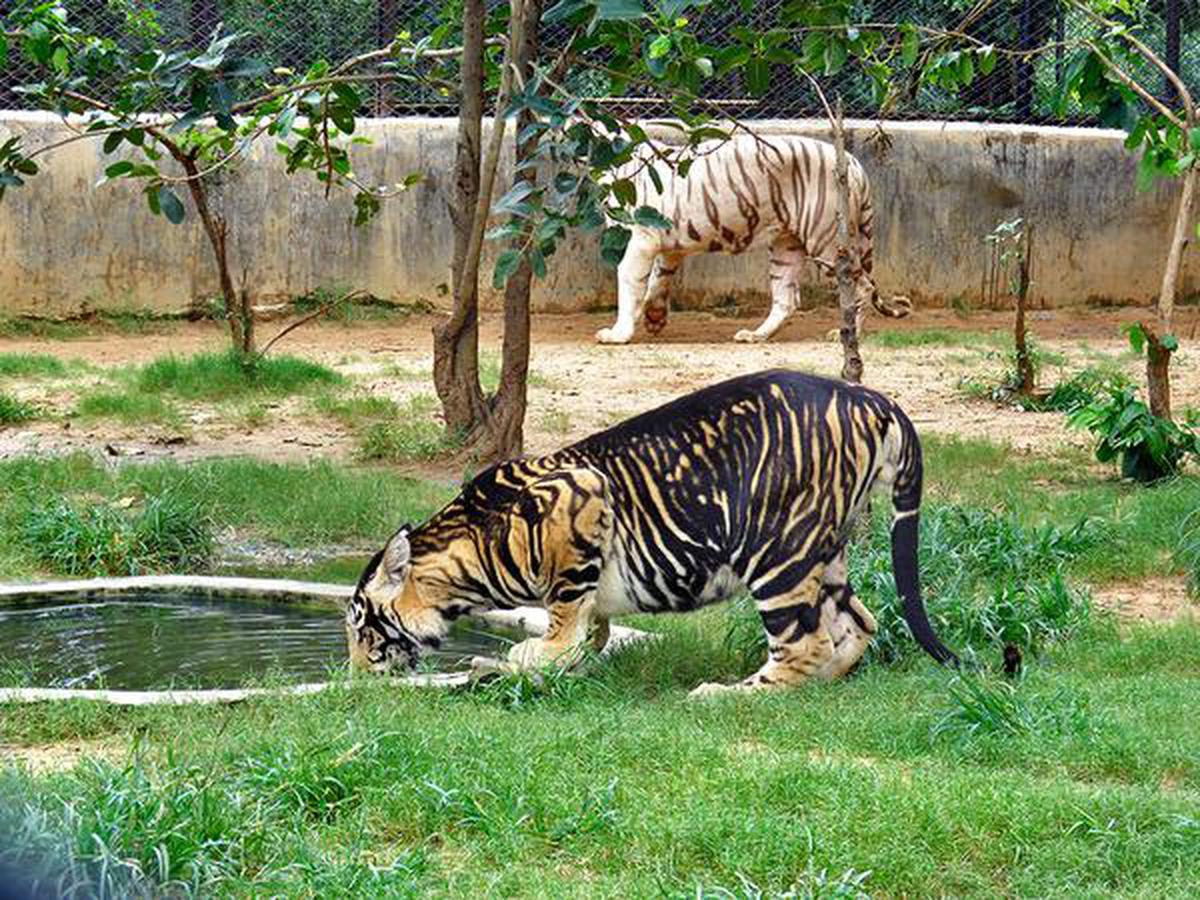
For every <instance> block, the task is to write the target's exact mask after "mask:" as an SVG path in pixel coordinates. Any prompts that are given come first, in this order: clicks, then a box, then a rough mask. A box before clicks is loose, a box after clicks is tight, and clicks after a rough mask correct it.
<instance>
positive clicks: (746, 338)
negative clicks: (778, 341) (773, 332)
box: [733, 328, 766, 344]
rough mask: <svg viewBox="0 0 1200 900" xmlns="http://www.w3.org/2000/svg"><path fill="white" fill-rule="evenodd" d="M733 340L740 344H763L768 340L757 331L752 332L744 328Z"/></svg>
mask: <svg viewBox="0 0 1200 900" xmlns="http://www.w3.org/2000/svg"><path fill="white" fill-rule="evenodd" d="M733 339H734V340H735V341H737V342H738V343H739V344H761V343H762V342H763V341H765V340H766V338H765V337H763V336H762V335H761V334H759V333H758V332H757V331H750V330H749V329H748V328H743V329H742V330H741V331H739V332H738V333H737V334H735V335H734V336H733Z"/></svg>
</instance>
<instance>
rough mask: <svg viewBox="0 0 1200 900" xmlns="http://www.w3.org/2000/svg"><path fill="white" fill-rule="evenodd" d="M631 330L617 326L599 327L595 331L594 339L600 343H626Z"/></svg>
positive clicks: (631, 334) (631, 333) (631, 335)
mask: <svg viewBox="0 0 1200 900" xmlns="http://www.w3.org/2000/svg"><path fill="white" fill-rule="evenodd" d="M631 337H633V332H631V331H628V332H627V331H622V330H619V329H617V328H601V329H600V330H599V331H597V332H596V340H597V341H599V342H600V343H601V344H628V343H629V339H630V338H631Z"/></svg>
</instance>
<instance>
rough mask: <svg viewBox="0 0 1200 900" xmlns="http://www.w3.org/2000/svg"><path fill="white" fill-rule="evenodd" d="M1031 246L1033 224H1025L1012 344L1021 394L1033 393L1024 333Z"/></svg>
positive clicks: (1029, 358) (1030, 363)
mask: <svg viewBox="0 0 1200 900" xmlns="http://www.w3.org/2000/svg"><path fill="white" fill-rule="evenodd" d="M1032 248H1033V226H1032V225H1029V224H1026V226H1025V232H1024V234H1022V235H1021V251H1020V257H1019V258H1018V260H1017V298H1016V299H1017V318H1016V322H1015V324H1014V326H1013V345H1014V346H1015V347H1016V351H1017V377H1018V379H1019V383H1018V385H1017V392H1018V393H1020V394H1021V395H1023V396H1028V395H1030V394H1032V393H1033V388H1034V380H1035V379H1034V372H1033V359H1032V358H1031V357H1030V355H1029V342H1028V340H1027V336H1026V333H1025V305H1026V299H1027V298H1028V296H1029V256H1030V253H1031V252H1032Z"/></svg>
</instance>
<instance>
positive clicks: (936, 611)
mask: <svg viewBox="0 0 1200 900" xmlns="http://www.w3.org/2000/svg"><path fill="white" fill-rule="evenodd" d="M889 524H890V522H889V517H887V516H880V515H876V516H874V517H873V519H872V527H871V530H870V533H869V534H868V535H867V536H866V537H865V539H862V540H859V541H857V542H855V544H854V545H853V546H852V547H851V548H850V553H849V567H850V583H851V584H852V585H853V586H854V589H855V592H856V593H857V594H858V595H859V596H860V597H861V598H862V600H863V603H865V604H866V606H867V608H868V609H870V610H871V612H872V613H873V614H874V615H875V618H876V620H877V622H878V624H879V631H878V633H877V634H876V635H875V638H874V640H873V641H872V642H871V648H870V650H869V651H868V654H869V656H870V658H872V659H875V660H878V661H880V662H884V663H895V662H899V661H902V660H904V659H907V658H909V657H911V656H913V655H916V654H918V653H920V650H919V648H918V647H917V645H916V643H915V642H914V641H913V640H912V637H911V636H910V634H909V631H908V626H907V624H905V622H904V619H903V616H902V614H901V602H900V598H899V597H898V596H897V595H896V583H895V580H894V577H893V575H892V558H891V532H890V527H889ZM1104 537H1105V531H1104V525H1103V523H1101V522H1100V521H1098V520H1094V519H1085V520H1081V521H1079V522H1078V523H1077V524H1076V525H1074V526H1073V527H1071V528H1067V529H1062V528H1058V527H1055V526H1052V525H1043V526H1041V527H1029V526H1026V525H1022V524H1021V523H1020V522H1019V521H1017V520H1016V519H1015V518H1014V517H1012V516H1005V515H1000V514H998V513H994V512H992V511H990V510H985V509H973V508H964V507H958V506H947V505H938V504H930V505H927V506H926V507H924V508H923V509H922V512H921V544H920V565H921V589H922V594H923V597H924V600H925V603H926V606H927V607H928V610H929V617H930V619H931V620H932V622H933V624H934V628H935V629H936V630H937V632H938V634H939V635H940V636H941V637H942V639H943V640H944V641H945V642H946V643H948V644H950V645H951V646H952V647H955V648H958V649H964V650H967V651H968V652H969V651H971V650H980V651H982V652H984V653H985V654H988V655H994V654H996V653H998V651H999V649H1000V647H1001V646H1002V645H1003V644H1005V643H1014V644H1017V645H1018V646H1021V647H1023V648H1026V649H1029V650H1035V651H1036V650H1037V649H1038V648H1040V647H1041V646H1043V645H1044V644H1046V643H1048V642H1052V641H1055V640H1059V639H1061V638H1063V637H1065V636H1067V635H1069V634H1071V633H1072V632H1073V631H1075V630H1076V629H1077V628H1079V627H1080V626H1081V625H1083V624H1084V623H1085V622H1087V620H1088V618H1089V617H1090V615H1091V601H1090V598H1089V597H1088V595H1087V593H1086V592H1085V591H1082V590H1080V589H1079V588H1077V587H1074V586H1073V585H1071V584H1070V583H1069V582H1068V580H1067V578H1066V577H1065V575H1064V571H1063V570H1064V568H1065V566H1066V565H1067V563H1069V562H1071V561H1072V560H1074V559H1076V558H1078V557H1079V556H1081V555H1082V554H1084V553H1085V552H1087V551H1088V550H1090V549H1092V548H1094V547H1096V546H1097V545H1098V544H1099V543H1100V542H1101V541H1102V540H1103V539H1104ZM725 642H726V647H727V649H729V650H730V651H731V652H733V653H735V654H737V655H739V656H740V657H741V659H742V661H743V663H744V664H746V666H747V667H748V666H749V664H750V662H751V661H753V660H761V657H762V653H763V652H764V649H765V639H764V637H763V634H762V626H761V624H760V623H759V620H758V616H757V614H756V613H755V612H754V608H753V604H752V603H750V602H749V601H748V599H746V600H743V601H741V602H740V603H738V604H735V606H734V612H733V614H732V618H731V621H730V624H729V626H728V629H727V632H726V639H725Z"/></svg>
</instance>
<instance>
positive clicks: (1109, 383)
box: [1024, 368, 1129, 413]
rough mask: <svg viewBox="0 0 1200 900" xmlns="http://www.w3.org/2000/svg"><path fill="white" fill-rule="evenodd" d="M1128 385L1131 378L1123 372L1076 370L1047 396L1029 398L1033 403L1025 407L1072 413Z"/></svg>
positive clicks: (1043, 410)
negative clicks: (1107, 393) (1034, 398)
mask: <svg viewBox="0 0 1200 900" xmlns="http://www.w3.org/2000/svg"><path fill="white" fill-rule="evenodd" d="M1128 385H1129V379H1128V377H1126V375H1125V374H1124V373H1123V372H1120V371H1103V370H1101V369H1093V368H1087V369H1083V370H1081V371H1079V372H1076V373H1075V374H1074V375H1072V376H1071V377H1070V378H1068V379H1066V380H1065V381H1060V382H1059V383H1058V384H1056V385H1055V386H1054V387H1053V388H1052V389H1051V391H1050V393H1049V394H1047V395H1046V396H1045V397H1043V398H1041V399H1037V400H1033V398H1029V399H1030V400H1031V401H1032V403H1031V405H1030V406H1026V407H1024V408H1026V409H1033V410H1036V411H1038V412H1065V413H1072V412H1075V411H1076V410H1077V409H1082V408H1083V407H1084V406H1087V405H1088V404H1089V403H1092V402H1093V401H1094V400H1095V399H1096V398H1097V397H1099V396H1101V395H1103V394H1104V393H1105V392H1108V391H1111V390H1113V389H1116V388H1124V387H1127V386H1128Z"/></svg>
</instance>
